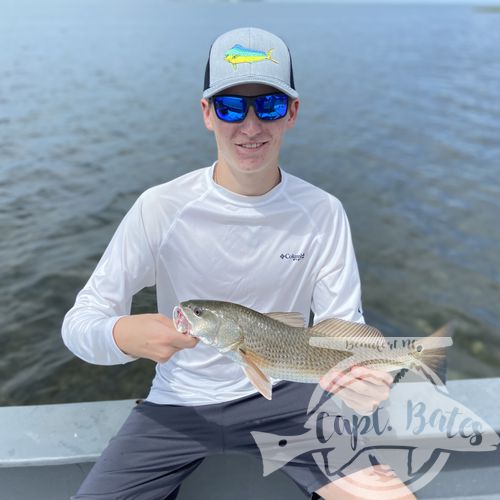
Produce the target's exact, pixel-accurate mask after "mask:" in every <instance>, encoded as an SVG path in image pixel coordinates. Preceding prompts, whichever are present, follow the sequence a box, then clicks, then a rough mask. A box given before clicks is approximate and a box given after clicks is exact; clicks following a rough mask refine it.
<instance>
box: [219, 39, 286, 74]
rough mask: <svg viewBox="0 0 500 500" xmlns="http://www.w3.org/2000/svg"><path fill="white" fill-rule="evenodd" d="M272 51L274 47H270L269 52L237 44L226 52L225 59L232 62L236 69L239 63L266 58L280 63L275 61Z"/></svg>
mask: <svg viewBox="0 0 500 500" xmlns="http://www.w3.org/2000/svg"><path fill="white" fill-rule="evenodd" d="M272 51H273V49H269V50H268V51H267V52H264V51H263V50H252V49H247V48H246V47H243V46H242V45H239V44H237V45H234V46H233V47H232V48H230V49H229V50H228V51H227V52H226V53H225V54H224V60H225V61H227V62H228V63H231V64H232V65H233V68H234V69H236V68H237V66H236V65H237V64H241V63H254V62H259V61H265V60H266V59H268V60H269V61H272V62H273V63H276V64H278V61H275V60H274V59H273V58H272V54H271V53H272Z"/></svg>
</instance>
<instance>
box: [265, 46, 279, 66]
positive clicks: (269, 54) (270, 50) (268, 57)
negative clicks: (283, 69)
mask: <svg viewBox="0 0 500 500" xmlns="http://www.w3.org/2000/svg"><path fill="white" fill-rule="evenodd" d="M273 50H274V49H269V50H268V51H267V53H266V57H267V59H269V60H270V61H272V62H273V63H276V64H279V62H278V61H276V60H274V59H273V57H272V51H273Z"/></svg>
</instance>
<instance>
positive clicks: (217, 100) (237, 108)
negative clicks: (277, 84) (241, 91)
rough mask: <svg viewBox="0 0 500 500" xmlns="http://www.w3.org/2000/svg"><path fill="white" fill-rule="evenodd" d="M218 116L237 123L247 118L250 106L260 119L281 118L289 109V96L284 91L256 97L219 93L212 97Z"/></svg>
mask: <svg viewBox="0 0 500 500" xmlns="http://www.w3.org/2000/svg"><path fill="white" fill-rule="evenodd" d="M212 99H213V102H214V108H215V113H216V114H217V117H218V118H219V119H221V120H222V121H224V122H229V123H236V122H241V121H243V120H244V119H245V117H246V116H247V113H248V109H249V108H250V106H253V109H254V111H255V114H256V115H257V117H258V118H259V119H260V120H266V121H271V120H279V119H280V118H283V117H284V116H285V115H286V112H287V110H288V96H287V95H286V94H283V93H281V92H280V93H274V94H264V95H258V96H254V97H246V96H240V95H217V96H215V97H213V98H212Z"/></svg>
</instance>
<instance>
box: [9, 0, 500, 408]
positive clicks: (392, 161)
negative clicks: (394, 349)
mask: <svg viewBox="0 0 500 500" xmlns="http://www.w3.org/2000/svg"><path fill="white" fill-rule="evenodd" d="M1 5H2V8H1V9H0V10H1V12H2V13H1V15H0V46H1V47H2V50H1V51H0V263H1V266H0V298H1V300H0V318H1V323H0V348H1V351H0V352H1V354H0V404H4V405H5V404H29V403H38V402H64V401H83V400H94V399H118V398H128V397H138V396H143V395H144V394H145V393H147V391H148V388H149V383H150V379H151V377H152V374H153V369H154V367H153V365H152V363H149V362H146V361H140V362H136V363H133V364H131V365H127V366H125V367H96V366H92V365H88V364H85V363H83V362H81V361H79V360H77V359H75V358H74V357H73V356H72V354H71V353H70V352H69V351H67V350H66V349H65V347H64V346H63V344H62V341H61V338H60V326H61V322H62V319H63V316H64V314H65V312H66V311H67V310H68V309H69V308H70V307H71V305H72V304H73V301H74V298H75V296H76V293H77V292H78V290H79V289H80V288H81V287H82V286H83V285H84V284H85V282H86V280H87V279H88V277H89V275H90V273H91V272H92V270H93V268H94V267H95V265H96V263H97V260H98V259H99V257H100V255H101V254H102V252H103V250H104V248H105V246H106V244H107V242H108V241H109V239H110V238H111V236H112V234H113V232H114V230H115V228H116V226H117V225H118V223H119V221H120V220H121V218H122V217H123V215H124V214H125V212H126V211H127V210H128V208H129V207H130V205H131V204H132V203H133V201H134V200H135V198H136V197H137V196H138V195H139V194H140V193H141V192H142V191H143V190H144V189H146V188H148V187H150V186H152V185H155V184H158V183H161V182H165V181H167V180H169V179H172V178H174V177H176V176H178V175H180V174H182V173H184V172H187V171H190V170H192V169H195V168H199V167H202V166H206V165H208V164H210V163H211V162H212V161H213V160H214V158H215V147H214V143H213V138H212V136H211V134H210V133H209V132H207V131H206V130H205V129H204V128H203V124H202V121H201V115H200V111H199V104H198V100H199V97H200V94H201V85H202V76H203V70H204V64H205V59H206V56H207V53H208V47H209V44H210V43H211V41H212V40H213V38H214V37H215V36H216V35H217V34H219V33H220V32H222V31H225V30H227V29H231V28H234V27H237V26H241V25H257V26H260V27H262V28H264V29H270V30H272V31H275V32H277V33H279V34H281V35H282V36H283V37H284V38H285V39H286V40H287V42H288V43H289V45H290V47H291V50H292V54H293V55H294V68H295V72H296V83H297V86H298V90H299V92H300V95H301V99H302V105H301V110H300V111H301V113H300V118H299V122H298V123H297V126H296V128H295V129H294V130H292V131H291V132H290V133H289V135H288V137H287V141H286V145H285V149H284V153H283V156H282V166H283V167H284V168H285V169H286V170H288V171H289V172H291V173H293V174H296V175H300V176H302V177H304V178H305V179H307V180H309V181H311V182H313V183H315V184H317V185H319V186H321V187H323V188H324V189H326V190H328V191H330V192H332V193H334V194H335V195H336V196H337V197H339V198H340V199H341V200H342V201H343V203H344V205H345V207H346V209H347V212H348V215H349V218H350V221H351V226H352V229H353V238H354V243H355V247H356V251H357V256H358V261H359V266H360V271H361V277H362V281H363V291H364V292H363V299H364V307H365V313H366V319H367V320H368V321H369V322H371V323H373V324H375V325H377V326H379V327H380V328H382V329H383V330H384V331H385V332H386V333H387V334H398V333H399V334H404V335H421V334H428V333H430V332H431V331H432V330H433V329H434V328H437V327H438V326H440V325H441V324H442V323H444V322H445V321H447V320H449V319H451V318H455V319H457V320H458V323H459V328H458V331H457V335H456V339H455V346H454V347H453V348H452V350H451V351H450V377H451V378H461V377H471V376H473V377H488V376H499V375H500V332H499V327H498V325H499V323H500V307H499V304H500V255H499V250H500V223H499V221H500V187H499V186H500V185H499V174H500V58H499V57H498V54H499V53H500V15H498V14H494V13H484V12H479V11H477V10H475V9H474V8H473V7H465V6H443V7H436V6H420V7H417V6H399V7H398V6H373V5H372V6H360V5H357V6H355V5H350V6H349V5H333V4H322V5H319V4H318V5H314V4H308V5H305V4H304V5H303V4H298V3H294V4H293V5H292V4H289V5H288V4H283V3H279V4H273V3H264V2H248V3H242V4H234V3H213V4H209V5H199V4H189V3H188V4H186V3H183V4H181V3H172V2H167V1H153V0H150V1H145V2H132V1H130V0H120V1H119V0H107V1H105V2H97V1H96V0H90V1H83V0H74V1H72V2H63V1H62V0H61V1H56V0H52V1H46V2H43V5H41V3H39V2H35V1H34V0H31V1H28V0H26V1H21V2H16V3H14V2H7V1H3V2H1ZM273 293H274V292H273ZM276 293H279V291H276ZM133 310H134V312H145V311H154V310H155V301H154V290H146V291H144V292H142V293H141V294H139V296H138V297H137V298H136V300H134V307H133Z"/></svg>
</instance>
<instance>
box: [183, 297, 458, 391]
mask: <svg viewBox="0 0 500 500" xmlns="http://www.w3.org/2000/svg"><path fill="white" fill-rule="evenodd" d="M174 323H175V325H176V328H177V329H178V330H179V331H183V332H186V333H187V334H189V335H192V336H194V337H197V338H199V339H200V340H201V341H202V342H204V343H205V344H207V345H211V346H213V347H215V348H216V349H217V350H218V351H219V352H221V353H222V354H224V355H226V356H228V357H230V358H231V359H233V360H234V361H236V362H238V363H239V364H240V365H241V366H242V368H243V371H244V372H245V374H246V375H247V377H248V378H249V379H250V381H251V382H252V383H253V384H254V386H255V387H256V388H257V389H258V390H259V391H260V392H261V393H262V394H263V395H264V396H265V397H267V398H268V399H271V390H272V389H271V382H270V379H269V377H273V378H277V379H283V380H290V381H295V382H312V383H317V382H319V380H320V378H321V377H322V376H323V375H324V374H325V373H326V372H328V371H329V370H330V369H332V368H334V367H336V368H337V369H347V368H349V367H350V366H352V365H354V364H356V365H364V366H369V367H373V368H379V369H381V370H385V371H393V370H400V369H402V368H409V367H410V366H411V365H412V364H414V363H422V362H423V361H427V359H426V358H425V357H426V356H428V352H424V351H427V349H426V347H429V346H428V345H427V346H426V342H425V341H426V339H422V341H421V342H420V343H418V344H417V345H416V346H413V347H412V348H408V347H407V346H405V348H404V349H392V348H391V349H385V346H386V339H385V337H384V336H383V335H382V334H381V332H380V331H379V330H377V329H376V328H374V327H371V326H369V325H366V324H363V323H354V322H349V321H344V320H340V319H329V320H325V321H322V322H321V323H319V324H317V325H315V326H314V327H312V328H307V327H305V326H304V319H303V317H302V316H301V315H300V314H297V313H269V314H262V313H259V312H257V311H254V310H253V309H249V308H247V307H244V306H241V305H238V304H233V303H230V302H221V301H211V300H190V301H186V302H182V303H181V304H180V306H178V307H176V308H175V309H174ZM444 333H445V332H441V331H440V334H439V335H438V336H440V337H442V336H443V334H444ZM428 338H430V337H428ZM440 340H442V339H440ZM355 344H356V345H355ZM441 344H442V343H441ZM445 345H450V344H449V343H447V344H445ZM380 347H382V349H380ZM433 349H434V346H433ZM440 351H442V349H440ZM432 354H433V356H434V357H435V356H436V350H435V349H434V350H433V351H432ZM442 356H443V354H442V353H439V357H440V358H441V357H442Z"/></svg>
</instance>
